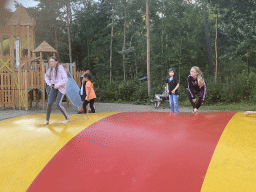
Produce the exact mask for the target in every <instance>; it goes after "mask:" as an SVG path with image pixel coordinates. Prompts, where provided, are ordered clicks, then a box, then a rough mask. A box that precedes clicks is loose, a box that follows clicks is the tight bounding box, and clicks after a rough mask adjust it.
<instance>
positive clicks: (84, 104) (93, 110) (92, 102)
mask: <svg viewBox="0 0 256 192" xmlns="http://www.w3.org/2000/svg"><path fill="white" fill-rule="evenodd" d="M94 100H95V99H91V100H90V101H87V100H85V101H84V103H83V108H84V113H87V111H86V106H87V105H88V103H90V107H91V110H92V113H95V109H94V106H93V104H94Z"/></svg>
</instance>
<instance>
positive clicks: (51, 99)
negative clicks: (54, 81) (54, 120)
mask: <svg viewBox="0 0 256 192" xmlns="http://www.w3.org/2000/svg"><path fill="white" fill-rule="evenodd" d="M64 95H65V94H62V93H61V92H60V91H59V90H58V89H54V88H51V92H50V94H49V97H48V105H47V115H46V121H49V119H50V114H51V110H52V105H53V102H54V100H55V99H56V106H57V107H58V109H59V110H60V111H61V113H62V114H63V115H64V117H65V119H66V120H67V119H69V117H68V113H67V111H66V110H65V108H64V107H63V106H62V105H61V103H62V99H63V97H64Z"/></svg>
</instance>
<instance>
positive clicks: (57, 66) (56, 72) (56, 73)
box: [49, 56, 59, 78]
mask: <svg viewBox="0 0 256 192" xmlns="http://www.w3.org/2000/svg"><path fill="white" fill-rule="evenodd" d="M51 59H54V60H55V61H59V60H58V59H57V57H54V56H52V57H50V59H49V61H50V60H51ZM58 68H59V62H58V63H57V64H56V67H55V78H57V75H58ZM52 69H53V67H52V66H51V69H50V74H52ZM50 78H51V76H50Z"/></svg>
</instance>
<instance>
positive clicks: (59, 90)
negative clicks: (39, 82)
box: [43, 57, 70, 125]
mask: <svg viewBox="0 0 256 192" xmlns="http://www.w3.org/2000/svg"><path fill="white" fill-rule="evenodd" d="M49 63H50V64H51V67H50V68H49V69H48V70H47V72H46V74H45V76H44V77H45V82H46V83H47V85H49V86H50V87H51V91H50V94H49V97H48V104H47V115H46V122H45V123H44V124H43V125H48V124H49V119H50V114H51V110H52V105H53V102H54V100H55V99H56V106H57V107H58V108H59V110H60V111H61V113H62V114H63V115H64V117H65V119H66V120H65V121H63V122H61V123H62V124H65V123H68V122H70V119H69V116H68V114H67V112H66V110H65V108H64V107H63V106H62V105H61V103H62V100H63V97H64V95H65V93H66V83H67V82H68V76H67V73H66V71H65V69H64V67H63V66H62V65H59V63H58V59H57V58H56V57H50V60H49Z"/></svg>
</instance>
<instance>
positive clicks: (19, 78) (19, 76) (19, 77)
mask: <svg viewBox="0 0 256 192" xmlns="http://www.w3.org/2000/svg"><path fill="white" fill-rule="evenodd" d="M20 70H21V69H20V66H19V67H18V85H19V86H18V88H19V89H18V90H19V109H21V80H22V79H21V71H20Z"/></svg>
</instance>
